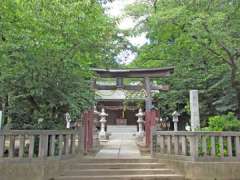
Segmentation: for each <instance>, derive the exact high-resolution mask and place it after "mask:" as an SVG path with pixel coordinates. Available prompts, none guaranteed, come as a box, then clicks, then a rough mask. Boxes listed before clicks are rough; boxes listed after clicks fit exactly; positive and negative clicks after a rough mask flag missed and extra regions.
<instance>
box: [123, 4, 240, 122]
mask: <svg viewBox="0 0 240 180" xmlns="http://www.w3.org/2000/svg"><path fill="white" fill-rule="evenodd" d="M239 8H240V4H239V2H238V1H235V0H232V1H229V0H221V1H219V0H212V1H209V0H201V1H195V0H186V1H185V0H183V1H177V0H155V1H143V2H141V3H140V4H139V5H136V6H135V7H133V6H130V7H129V8H128V10H127V13H128V14H129V15H131V16H135V17H137V18H139V17H141V18H140V19H141V20H142V21H141V23H140V24H139V25H138V26H137V27H136V28H135V30H136V31H135V32H134V33H141V32H144V31H145V32H147V37H148V39H149V43H148V44H146V45H145V46H143V47H142V48H140V49H139V50H138V54H139V56H138V58H137V59H136V60H135V61H134V62H133V63H132V64H131V65H130V66H132V67H134V66H142V67H161V66H175V75H174V76H172V77H170V78H169V79H165V80H162V82H165V83H169V84H170V85H171V90H172V91H170V92H169V93H167V94H162V93H161V94H158V95H157V98H158V99H159V100H161V101H159V106H160V107H161V108H162V109H168V110H169V109H170V110H171V111H173V110H174V109H176V108H179V109H180V110H182V111H184V112H187V111H186V107H188V91H189V90H190V89H199V90H200V92H201V94H200V101H201V113H202V118H203V119H205V120H207V117H208V116H209V115H212V114H217V113H225V112H228V111H234V112H235V113H236V114H237V115H238V116H239V115H240V99H239V97H240V91H239V83H240V77H239V72H240V71H239V60H240V49H239V47H240V36H239V28H240V21H239V18H240V9H239ZM162 82H161V83H162Z"/></svg>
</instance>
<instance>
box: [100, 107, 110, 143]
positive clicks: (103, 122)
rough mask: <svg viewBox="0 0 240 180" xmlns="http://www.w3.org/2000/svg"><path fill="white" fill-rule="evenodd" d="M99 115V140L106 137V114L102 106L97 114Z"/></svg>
mask: <svg viewBox="0 0 240 180" xmlns="http://www.w3.org/2000/svg"><path fill="white" fill-rule="evenodd" d="M99 116H100V121H99V122H100V123H101V130H100V132H99V138H100V139H101V140H105V139H107V133H106V131H105V126H106V123H107V119H106V117H107V116H108V114H107V113H105V109H104V108H102V112H101V113H100V114H99Z"/></svg>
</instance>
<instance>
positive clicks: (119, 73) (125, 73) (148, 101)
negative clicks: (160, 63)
mask: <svg viewBox="0 0 240 180" xmlns="http://www.w3.org/2000/svg"><path fill="white" fill-rule="evenodd" d="M92 71H93V72H95V73H96V75H97V76H98V77H100V78H115V79H116V84H115V85H97V83H96V80H94V81H93V88H94V89H96V90H117V89H122V90H130V91H132V90H133V91H140V90H142V89H144V90H145V93H146V97H145V132H146V145H147V146H149V145H150V140H151V137H150V134H151V128H152V127H153V126H154V125H155V118H156V115H157V114H156V111H155V110H153V109H152V107H153V105H152V97H151V91H152V90H159V91H168V90H169V86H168V85H158V86H157V85H154V84H153V83H152V82H151V79H152V78H161V77H167V76H170V75H171V74H172V73H173V72H174V68H173V67H168V68H152V69H92ZM124 78H142V79H143V82H144V83H143V85H125V84H124V81H123V80H124Z"/></svg>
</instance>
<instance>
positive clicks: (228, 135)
mask: <svg viewBox="0 0 240 180" xmlns="http://www.w3.org/2000/svg"><path fill="white" fill-rule="evenodd" d="M239 139H240V132H186V131H178V132H173V131H155V130H153V131H152V144H151V146H152V148H151V149H152V150H151V151H152V155H153V156H156V155H159V156H162V157H167V158H174V159H186V160H192V161H239V160H240V141H239Z"/></svg>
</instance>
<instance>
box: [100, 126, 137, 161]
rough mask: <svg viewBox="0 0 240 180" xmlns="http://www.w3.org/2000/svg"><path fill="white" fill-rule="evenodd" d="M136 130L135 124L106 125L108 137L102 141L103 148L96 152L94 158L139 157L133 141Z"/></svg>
mask: <svg viewBox="0 0 240 180" xmlns="http://www.w3.org/2000/svg"><path fill="white" fill-rule="evenodd" d="M136 131H137V129H136V126H108V132H110V133H111V136H110V139H109V141H108V142H105V143H102V145H103V148H102V149H101V150H100V151H99V152H98V153H97V155H96V158H110V159H111V158H114V159H124V158H126V159H129V158H132V159H134V158H141V154H140V151H139V149H138V147H137V145H136V141H135V138H136V136H135V134H136Z"/></svg>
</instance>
